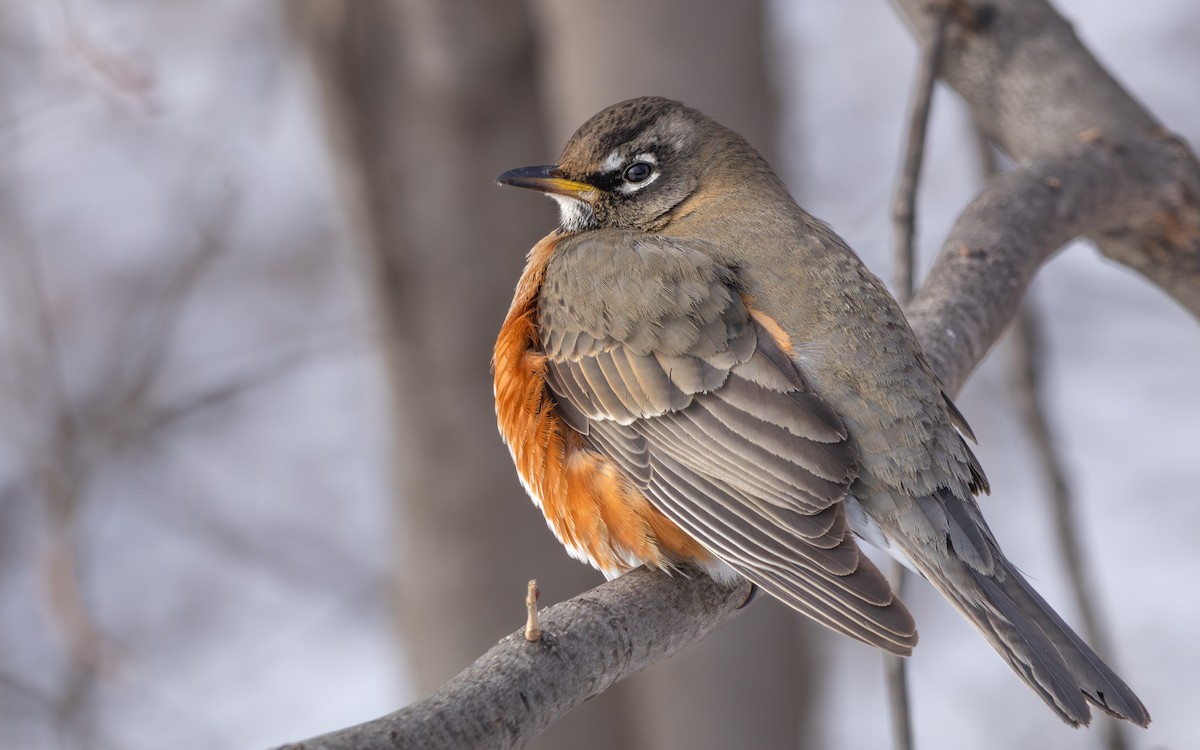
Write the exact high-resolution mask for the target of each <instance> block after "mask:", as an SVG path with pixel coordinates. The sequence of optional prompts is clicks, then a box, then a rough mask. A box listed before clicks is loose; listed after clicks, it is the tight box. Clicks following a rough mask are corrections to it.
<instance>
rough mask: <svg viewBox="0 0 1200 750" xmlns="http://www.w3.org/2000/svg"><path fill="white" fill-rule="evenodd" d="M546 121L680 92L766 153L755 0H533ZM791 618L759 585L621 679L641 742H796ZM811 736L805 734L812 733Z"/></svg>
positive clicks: (805, 699)
mask: <svg viewBox="0 0 1200 750" xmlns="http://www.w3.org/2000/svg"><path fill="white" fill-rule="evenodd" d="M534 5H535V7H536V8H537V9H538V15H537V21H538V25H539V30H540V32H541V40H540V41H541V45H542V50H543V65H542V66H541V67H542V82H543V86H544V88H543V90H544V91H545V100H546V103H547V109H548V115H549V125H550V132H551V134H552V137H553V139H554V141H555V142H556V143H557V144H562V143H564V142H565V141H566V138H567V137H568V136H569V135H570V134H571V132H572V131H573V130H574V129H575V128H576V127H578V126H579V125H580V124H581V123H582V122H583V121H584V120H585V119H587V118H588V117H589V116H590V115H592V114H594V113H595V112H597V111H599V110H600V109H602V108H603V107H605V106H607V105H609V104H612V103H613V102H616V101H620V100H622V99H628V98H630V97H633V96H642V95H647V94H660V95H663V96H668V97H671V98H672V99H680V100H682V101H684V102H686V103H688V104H690V105H692V106H694V107H696V108H698V109H700V110H702V111H703V112H704V113H705V114H708V115H710V116H712V117H713V118H715V119H716V120H717V121H718V122H720V123H722V124H724V125H728V126H729V127H731V128H733V129H734V130H737V131H738V132H740V133H741V134H742V135H744V136H745V137H746V138H747V139H748V140H749V141H750V142H751V143H753V144H754V145H755V146H756V147H757V148H758V149H759V150H761V151H762V152H763V153H764V155H766V156H767V157H768V159H770V158H771V157H772V150H773V146H774V136H775V133H774V125H775V119H776V118H775V100H774V92H773V91H772V90H771V87H770V85H769V81H768V76H767V72H766V70H767V61H766V60H765V59H764V55H765V52H764V49H765V47H766V44H767V40H766V26H765V18H764V14H765V10H764V7H763V5H764V4H763V3H762V2H759V1H757V0H756V1H755V2H745V3H730V2H723V1H722V0H703V2H699V1H697V0H656V1H655V2H644V1H642V0H609V1H608V2H603V3H598V2H594V1H591V0H534ZM800 620H801V618H799V617H797V616H796V615H795V613H793V612H790V611H789V610H788V609H787V608H786V607H784V606H782V605H780V604H778V603H777V602H776V601H775V600H773V599H770V598H769V597H760V598H759V600H758V601H756V602H755V604H754V605H753V606H752V607H751V608H750V609H749V610H748V611H747V612H746V613H744V614H743V615H742V616H740V617H738V618H737V619H735V620H733V621H732V622H731V623H730V624H729V625H727V626H726V627H725V628H723V629H722V630H720V631H718V632H717V633H715V634H714V635H712V636H711V637H709V638H708V639H707V640H706V641H704V642H703V643H701V644H699V645H698V646H695V647H693V648H690V649H688V650H686V651H684V652H683V653H681V654H679V655H678V656H676V657H675V658H673V659H669V660H667V661H665V662H662V663H660V664H658V665H657V666H655V667H653V668H651V669H649V670H647V671H646V672H644V673H643V674H641V675H638V676H636V677H634V678H631V679H630V680H628V681H626V683H622V687H624V688H625V689H626V690H628V691H630V692H631V693H632V694H633V695H632V696H631V697H632V698H633V700H631V701H630V702H629V706H630V711H631V712H632V713H633V717H632V719H633V721H634V722H635V726H636V727H637V733H636V736H637V737H638V738H639V740H640V742H641V743H642V744H641V745H640V746H642V747H654V748H685V747H686V748H690V749H704V748H712V749H713V750H717V749H718V748H732V747H763V748H784V747H793V748H794V747H801V746H802V745H803V744H804V743H803V740H802V737H803V735H802V734H801V729H802V727H805V726H807V725H808V724H809V723H808V721H807V710H808V706H809V704H810V703H811V701H810V697H811V696H810V694H809V692H808V686H809V685H810V684H812V675H813V673H814V672H816V671H817V667H816V665H815V664H814V658H813V656H812V654H811V653H810V652H809V649H808V648H807V643H808V640H807V639H806V638H803V637H802V633H811V632H812V631H811V630H810V629H809V628H808V627H803V628H802V627H801V626H800ZM810 736H811V735H810Z"/></svg>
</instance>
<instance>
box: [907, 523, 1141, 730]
mask: <svg viewBox="0 0 1200 750" xmlns="http://www.w3.org/2000/svg"><path fill="white" fill-rule="evenodd" d="M910 552H911V551H910ZM946 553H947V554H946V556H945V557H944V558H942V557H940V556H939V559H937V560H933V559H931V556H930V555H928V554H921V553H918V554H916V555H915V556H914V558H915V559H913V562H914V564H915V565H916V566H917V568H918V569H919V570H920V571H921V573H922V574H923V575H924V576H925V577H926V578H928V579H929V581H930V582H931V583H932V584H933V585H934V586H935V587H936V588H937V589H938V590H939V591H940V592H941V593H942V594H943V595H944V596H945V597H946V598H947V599H948V600H949V601H950V602H951V603H952V604H953V605H954V607H955V608H956V609H958V611H959V612H961V613H962V614H963V615H964V616H965V617H966V618H967V619H968V620H969V621H970V622H971V624H972V625H974V626H975V628H976V630H978V631H979V632H980V633H981V634H982V635H983V637H984V638H986V639H987V641H988V642H989V643H991V644H992V647H993V648H995V649H996V651H997V652H998V653H999V654H1000V656H1001V657H1003V658H1004V660H1005V661H1006V662H1008V664H1009V666H1011V667H1012V669H1013V671H1014V672H1016V673H1017V676H1019V677H1020V678H1021V679H1022V680H1024V681H1025V683H1026V684H1027V685H1029V686H1030V687H1031V688H1033V690H1034V692H1036V693H1037V694H1038V695H1039V696H1041V698H1042V700H1043V701H1045V702H1046V704H1047V705H1049V706H1050V708H1052V709H1053V710H1054V711H1055V712H1056V713H1057V714H1058V715H1059V716H1060V717H1062V719H1063V721H1066V722H1067V723H1068V724H1071V725H1073V726H1080V725H1087V724H1089V723H1090V722H1091V718H1092V716H1091V711H1090V710H1089V709H1088V703H1091V704H1093V705H1095V706H1097V707H1098V708H1100V709H1101V710H1103V711H1105V712H1106V713H1108V714H1111V715H1112V716H1115V717H1117V718H1120V719H1127V720H1129V721H1131V722H1133V723H1135V724H1138V725H1139V726H1143V727H1144V726H1147V725H1148V724H1149V723H1150V714H1149V713H1147V711H1146V707H1145V706H1143V705H1142V702H1141V701H1140V700H1138V697H1137V696H1136V695H1134V693H1133V691H1132V690H1130V689H1129V686H1128V685H1126V684H1125V683H1124V682H1123V681H1122V680H1121V678H1120V677H1118V676H1117V675H1116V674H1115V673H1114V672H1113V671H1112V669H1110V668H1109V667H1108V665H1107V664H1105V663H1104V661H1103V660H1102V659H1101V658H1100V657H1099V656H1097V655H1096V653H1095V652H1094V651H1092V649H1091V648H1090V647H1088V645H1087V644H1086V643H1084V642H1083V639H1081V638H1080V637H1079V636H1078V635H1076V634H1075V632H1074V631H1072V630H1071V628H1070V626H1068V625H1067V624H1066V623H1065V622H1063V620H1062V618H1061V617H1059V616H1058V614H1057V613H1056V612H1055V611H1054V610H1053V609H1051V608H1050V605H1049V604H1047V603H1046V601H1045V600H1044V599H1042V597H1041V596H1039V595H1038V593H1037V592H1036V591H1034V590H1033V587H1031V586H1030V585H1029V583H1028V582H1027V581H1026V580H1025V579H1024V577H1023V576H1022V575H1021V574H1020V573H1019V572H1018V571H1017V570H1016V568H1014V567H1013V566H1012V564H1010V563H1009V562H1008V561H1007V560H1005V559H1004V557H1003V556H1002V555H1001V554H1000V552H999V550H995V549H993V554H994V555H995V562H996V565H995V566H994V567H993V570H992V571H991V572H986V573H985V572H981V571H979V570H976V569H975V568H973V567H972V566H970V565H968V564H967V563H965V562H963V561H962V560H960V559H959V558H958V555H957V554H956V552H955V551H954V549H953V547H950V548H948V549H947V550H946Z"/></svg>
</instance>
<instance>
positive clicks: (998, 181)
mask: <svg viewBox="0 0 1200 750" xmlns="http://www.w3.org/2000/svg"><path fill="white" fill-rule="evenodd" d="M1169 151H1170V149H1169V148H1168V149H1165V150H1164V149H1162V148H1161V142H1158V141H1153V140H1150V141H1146V140H1140V139H1139V140H1135V141H1133V142H1132V143H1130V144H1110V143H1108V142H1105V141H1102V140H1098V141H1093V142H1091V143H1084V144H1080V145H1076V146H1075V147H1074V148H1072V149H1071V150H1070V151H1069V152H1068V153H1066V154H1064V155H1062V156H1059V157H1055V158H1048V159H1043V160H1039V161H1036V162H1028V163H1025V164H1023V165H1020V166H1018V167H1017V168H1015V169H1012V170H1010V171H1008V172H1003V173H1001V174H998V175H996V176H995V177H993V178H992V179H991V180H989V181H988V185H987V188H986V189H985V190H984V191H983V193H981V194H980V195H979V197H978V198H976V199H975V200H974V201H973V202H972V203H971V205H969V206H968V207H967V209H966V210H965V211H964V212H963V213H962V215H961V216H960V217H959V219H958V221H957V223H956V224H955V225H954V228H953V229H952V230H951V232H950V235H949V236H948V237H947V238H946V241H945V242H944V243H943V245H942V250H941V253H940V255H939V256H938V258H937V261H936V262H935V263H934V265H933V267H932V268H931V269H930V271H929V275H928V277H926V279H925V283H924V284H923V285H922V286H921V289H920V291H919V292H918V293H917V296H916V297H915V298H914V299H913V302H912V304H911V305H910V306H909V307H908V309H907V311H906V312H907V315H908V319H909V323H910V324H911V325H912V327H913V330H914V331H915V332H916V334H917V337H918V338H919V339H920V341H921V345H922V346H923V347H924V348H925V354H926V355H927V356H928V357H929V361H930V363H931V364H932V365H933V369H934V371H936V372H937V373H938V375H939V377H941V378H942V381H943V382H944V383H945V385H946V387H947V389H948V390H949V391H950V392H951V393H955V392H957V391H958V389H959V388H961V387H962V385H963V383H964V382H965V381H966V379H967V375H968V374H969V373H970V372H971V370H972V369H973V368H974V367H975V365H976V364H977V363H978V362H979V360H981V359H982V358H983V355H984V354H985V353H987V350H988V349H989V348H990V347H991V345H992V344H993V343H994V342H995V341H996V340H997V339H998V338H999V337H1000V334H1001V333H1002V332H1003V331H1004V329H1005V328H1006V327H1007V326H1008V323H1009V321H1011V320H1012V319H1013V317H1014V316H1015V315H1016V313H1017V310H1018V309H1019V308H1020V304H1021V298H1022V297H1023V296H1024V292H1025V287H1026V286H1027V285H1028V283H1029V281H1030V279H1032V278H1033V274H1034V273H1035V272H1036V271H1037V269H1038V267H1039V266H1040V265H1041V263H1042V262H1043V261H1045V260H1046V259H1047V258H1048V257H1049V256H1050V255H1051V254H1052V253H1053V252H1054V251H1055V250H1057V249H1058V248H1059V247H1061V246H1062V245H1063V244H1065V243H1066V242H1068V241H1069V240H1071V239H1072V238H1074V237H1077V236H1079V235H1090V234H1093V233H1097V234H1100V233H1103V232H1106V231H1109V230H1105V229H1103V227H1110V226H1113V225H1114V224H1116V223H1117V222H1120V221H1121V220H1122V218H1123V217H1126V216H1132V217H1142V216H1145V215H1146V214H1147V213H1148V211H1150V210H1151V209H1149V208H1148V206H1153V205H1154V204H1155V202H1156V201H1157V200H1158V194H1157V190H1158V180H1157V168H1156V166H1155V165H1156V164H1162V163H1163V162H1164V161H1169V160H1171V158H1172V157H1171V156H1170V155H1169ZM1148 275H1150V274H1148ZM1151 278H1153V276H1151ZM1196 301H1197V302H1200V296H1198V297H1197V298H1196ZM1195 310H1196V312H1200V306H1198V307H1197V308H1195Z"/></svg>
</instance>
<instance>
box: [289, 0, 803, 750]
mask: <svg viewBox="0 0 1200 750" xmlns="http://www.w3.org/2000/svg"><path fill="white" fill-rule="evenodd" d="M284 7H285V8H286V9H287V13H288V14H289V19H290V21H291V26H292V29H293V31H294V32H295V33H296V36H297V39H298V41H299V42H300V44H301V45H302V46H303V47H304V49H305V51H306V54H308V56H309V57H310V59H311V60H312V62H313V64H314V68H315V70H316V78H317V81H318V84H319V88H320V90H321V92H322V102H321V103H322V106H323V108H324V110H325V111H324V115H325V118H326V121H327V124H328V130H329V132H330V135H331V143H332V145H333V147H334V149H335V152H336V156H337V161H338V167H339V170H340V172H341V174H340V177H341V179H342V181H343V188H344V194H345V196H346V198H347V206H348V209H349V213H350V216H351V219H352V222H353V224H354V230H355V231H356V232H357V233H358V234H359V239H360V240H361V243H360V244H361V245H362V246H363V248H364V250H365V257H366V271H367V273H368V275H369V277H370V279H369V280H370V282H371V283H372V284H373V285H374V286H375V289H376V291H377V294H376V295H375V296H376V303H377V305H376V309H377V312H378V321H379V335H380V338H381V344H382V346H383V349H384V350H385V352H386V354H387V361H388V370H389V376H390V380H391V385H392V394H393V406H394V409H393V420H394V425H395V427H394V429H395V445H396V450H395V458H394V461H395V463H394V471H395V477H396V481H397V486H398V489H399V492H400V494H401V495H402V497H403V498H404V505H403V508H404V510H403V513H402V514H399V521H398V535H399V537H400V539H401V540H402V541H401V543H400V545H399V548H400V550H401V557H400V559H399V560H398V562H397V565H398V582H399V586H398V597H397V602H398V605H399V621H400V623H401V625H402V627H403V630H404V637H405V641H406V644H407V646H408V653H409V654H410V659H411V665H412V668H413V673H414V674H413V677H414V680H415V683H416V688H417V690H418V691H420V692H421V693H426V692H428V691H430V690H432V689H434V688H435V687H437V686H438V685H440V684H441V683H442V682H444V681H445V680H446V679H448V678H449V677H451V676H452V675H454V674H455V673H456V672H458V671H459V670H460V669H461V668H462V667H464V666H465V665H467V664H468V663H470V662H471V661H472V660H473V659H474V658H475V656H476V655H478V654H479V653H480V652H482V651H483V650H485V649H486V648H487V647H488V646H489V645H491V643H493V642H494V641H495V640H496V639H498V638H500V637H501V636H502V635H504V634H506V633H508V632H510V631H511V630H512V629H513V627H514V626H516V625H519V624H520V622H521V619H522V599H523V594H524V584H525V581H526V580H527V579H529V578H533V577H536V578H538V580H539V582H540V584H541V588H542V590H543V592H545V595H546V597H547V599H548V600H549V601H559V600H562V599H565V598H567V597H569V596H572V595H574V594H576V593H578V592H580V591H583V590H585V589H587V588H589V587H590V586H592V585H594V584H595V583H596V582H598V580H599V578H598V576H597V574H596V573H595V572H594V571H591V570H589V569H587V568H585V567H583V566H581V565H579V564H577V563H574V562H572V561H570V560H569V559H568V558H567V557H566V555H565V553H564V552H563V551H562V549H561V547H559V546H558V544H557V543H556V542H555V541H554V540H553V538H552V536H551V535H550V534H549V532H548V531H547V530H546V528H545V524H544V522H543V521H542V519H541V517H540V515H539V514H538V513H537V512H536V511H535V510H534V508H533V507H532V505H531V504H530V502H529V501H528V499H527V498H526V497H525V496H524V493H523V492H522V491H521V489H520V487H519V486H518V484H517V481H516V477H515V473H514V471H513V469H512V465H511V463H510V461H509V459H508V456H507V454H506V453H505V450H504V448H503V446H502V444H501V442H500V440H499V437H498V436H497V433H496V429H495V424H494V417H493V405H492V392H491V379H490V375H489V372H488V364H489V358H490V354H491V346H492V343H493V340H494V336H495V333H496V331H497V329H498V327H499V324H500V322H501V320H502V319H503V315H504V312H505V310H506V308H507V304H508V300H509V298H510V296H511V292H512V288H513V285H514V283H515V281H516V278H517V275H518V273H519V270H520V267H521V263H522V260H523V255H524V253H525V251H526V250H527V249H528V248H529V247H530V246H532V244H533V243H534V241H535V240H536V239H537V238H538V237H540V236H541V235H543V234H545V233H546V232H547V231H548V230H549V229H550V228H551V227H552V226H553V225H554V218H553V209H552V205H551V204H550V202H549V201H541V202H539V201H535V200H530V198H529V196H527V195H515V194H512V195H509V194H505V193H503V192H501V191H500V190H499V189H497V188H496V187H495V186H494V185H493V183H492V177H493V176H495V175H496V174H498V173H499V172H501V171H503V170H504V169H507V168H510V167H515V166H521V165H524V164H532V163H544V162H546V161H549V160H551V159H552V158H553V157H554V155H555V154H556V153H557V150H558V148H559V147H560V146H561V144H562V143H563V142H564V141H565V138H566V136H567V135H568V134H569V132H570V131H571V130H572V129H574V128H575V127H576V126H578V125H579V124H580V123H581V122H582V121H583V120H584V119H585V118H586V117H587V116H588V115H590V114H592V113H593V112H595V111H597V110H599V109H600V108H602V107H603V106H605V105H607V104H610V103H612V102H614V101H617V100H619V99H621V98H626V97H628V96H634V95H638V94H647V93H660V94H664V95H667V96H672V97H675V98H681V99H684V100H686V101H688V102H690V103H692V104H694V105H696V106H698V107H700V108H702V109H705V110H706V111H707V112H709V113H711V114H712V115H714V116H715V117H717V118H718V119H720V120H722V121H724V122H727V123H728V124H729V125H731V126H733V127H735V128H737V129H739V130H741V131H742V132H743V133H744V134H745V135H746V136H747V137H748V138H750V139H751V140H752V141H753V142H754V143H756V144H758V145H759V146H760V147H761V148H764V149H765V150H768V151H769V147H770V141H771V123H772V119H773V114H774V107H773V102H772V99H771V96H770V94H769V89H768V86H767V84H766V81H765V75H764V70H763V68H764V64H763V60H762V53H761V50H762V46H763V24H762V8H761V6H760V5H759V4H758V3H749V4H744V5H733V4H725V3H720V2H715V1H713V0H710V1H708V2H704V3H702V4H700V5H697V4H695V3H684V2H682V1H681V0H669V1H668V2H661V3H644V4H643V3H636V2H635V1H634V0H621V1H620V2H613V3H607V4H596V3H593V4H587V3H583V2H579V1H578V0H570V1H569V2H566V1H564V2H560V1H559V0H540V1H539V2H535V3H533V4H531V5H530V4H526V3H524V2H521V0H500V1H496V0H449V1H447V0H393V1H391V2H387V1H385V0H358V2H355V3H341V2H337V0H305V1H304V2H300V3H285V6H284ZM631 18H634V19H637V22H636V23H628V19H631ZM622 19H624V20H622ZM676 21H679V22H678V23H677V22H676ZM535 31H536V32H540V33H541V41H542V42H543V43H542V44H541V45H540V49H541V52H542V54H543V55H544V64H543V65H541V66H539V64H538V59H537V57H536V55H537V52H538V50H539V45H538V44H536V34H535ZM580 50H583V51H585V54H579V51H580ZM539 67H541V68H543V69H544V71H545V76H544V79H543V80H542V83H543V84H544V89H539V85H538V84H539V78H538V68H539ZM541 91H545V93H546V100H547V101H549V102H550V103H551V104H550V106H544V105H543V103H542V96H541V95H540V92H541ZM547 115H549V121H550V123H551V129H552V130H553V131H554V135H553V137H552V138H550V139H547V138H546V137H545V135H544V134H545V132H546V128H545V125H544V123H545V122H546V120H547ZM796 621H797V618H795V617H794V616H792V615H790V614H789V613H787V612H786V611H784V610H783V608H781V607H777V606H775V605H774V603H773V602H770V603H768V602H766V601H762V602H759V603H757V604H756V605H755V606H754V607H753V608H752V610H751V612H750V613H748V615H747V616H744V617H741V618H739V619H738V620H737V621H735V623H734V624H733V625H732V626H731V627H729V628H727V629H726V631H725V632H723V633H721V634H718V635H717V636H715V637H714V638H712V639H710V641H709V642H708V643H706V644H704V645H702V646H701V647H700V648H697V649H693V650H691V651H689V652H688V653H687V654H684V655H682V656H681V657H680V658H678V659H675V660H672V661H671V662H670V663H667V664H664V665H661V666H659V667H658V668H656V669H654V670H651V671H650V672H649V673H648V674H646V675H644V676H642V677H641V678H640V679H637V680H634V681H631V682H630V683H628V684H627V685H623V686H619V687H618V688H617V689H614V690H609V691H607V692H605V693H604V694H603V695H602V696H600V697H598V698H597V699H595V700H593V701H589V702H588V703H587V704H586V705H584V706H582V707H581V708H579V709H577V710H576V711H573V712H572V713H571V715H569V716H568V718H567V720H566V721H563V722H560V723H559V724H556V725H555V726H554V727H553V728H552V729H551V730H550V731H549V732H547V733H546V735H544V736H543V737H542V738H541V739H540V740H539V742H538V743H537V744H538V746H540V747H544V748H553V747H572V748H589V747H596V748H611V747H643V746H644V747H689V748H726V747H734V746H756V747H796V746H798V744H799V728H800V727H801V726H802V724H803V723H804V706H805V704H806V702H807V701H806V700H805V697H806V696H805V694H804V685H805V681H804V680H803V679H802V675H803V674H804V672H806V671H808V670H806V669H805V664H804V660H803V659H802V656H803V655H802V653H801V648H800V644H801V639H800V637H799V635H798V628H797V624H796Z"/></svg>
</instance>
